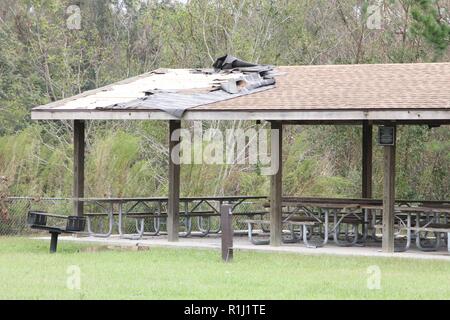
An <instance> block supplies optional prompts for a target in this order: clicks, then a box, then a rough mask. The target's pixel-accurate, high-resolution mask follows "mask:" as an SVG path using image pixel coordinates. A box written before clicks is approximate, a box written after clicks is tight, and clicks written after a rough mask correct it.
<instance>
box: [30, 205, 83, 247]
mask: <svg viewBox="0 0 450 320" xmlns="http://www.w3.org/2000/svg"><path fill="white" fill-rule="evenodd" d="M49 217H51V218H56V219H60V220H67V221H66V226H65V228H62V227H58V226H49V225H47V220H48V218H49ZM27 224H28V226H29V227H30V228H32V229H37V230H46V231H48V232H49V233H50V235H51V239H50V253H54V252H56V249H57V246H58V236H59V235H60V234H61V233H79V232H83V231H84V228H85V225H86V218H85V217H78V216H63V215H57V214H51V213H47V212H43V211H29V212H28V217H27Z"/></svg>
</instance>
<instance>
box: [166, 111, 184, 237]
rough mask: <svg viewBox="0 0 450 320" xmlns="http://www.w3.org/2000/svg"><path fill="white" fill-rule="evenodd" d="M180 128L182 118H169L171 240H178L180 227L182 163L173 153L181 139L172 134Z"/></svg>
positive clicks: (168, 218)
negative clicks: (175, 159) (175, 158)
mask: <svg viewBox="0 0 450 320" xmlns="http://www.w3.org/2000/svg"><path fill="white" fill-rule="evenodd" d="M180 128H181V121H180V120H169V196H168V205H167V238H168V240H169V241H170V242H175V241H178V229H179V225H180V218H179V210H180V163H179V161H177V163H175V162H174V159H173V155H172V153H173V152H174V149H175V146H176V145H177V144H178V142H179V139H175V141H172V134H173V133H174V131H175V130H178V129H180ZM178 137H179V136H178ZM174 138H175V137H174ZM178 160H179V159H178Z"/></svg>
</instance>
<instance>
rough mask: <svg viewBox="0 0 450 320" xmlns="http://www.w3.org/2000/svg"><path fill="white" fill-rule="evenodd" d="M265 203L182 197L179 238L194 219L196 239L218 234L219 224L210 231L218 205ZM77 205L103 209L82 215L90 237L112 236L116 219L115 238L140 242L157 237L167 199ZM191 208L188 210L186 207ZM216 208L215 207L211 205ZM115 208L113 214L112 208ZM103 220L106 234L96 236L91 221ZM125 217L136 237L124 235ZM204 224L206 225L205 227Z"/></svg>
mask: <svg viewBox="0 0 450 320" xmlns="http://www.w3.org/2000/svg"><path fill="white" fill-rule="evenodd" d="M260 199H267V197H265V196H207V197H182V198H180V206H181V205H183V207H184V208H180V213H179V216H180V218H184V222H185V228H186V231H185V232H184V233H182V234H181V236H184V237H187V236H189V235H190V234H191V232H192V218H194V217H196V218H197V219H198V226H199V229H200V235H201V236H205V235H208V234H209V233H218V232H219V231H220V223H219V226H218V228H216V229H215V230H211V223H210V219H211V218H212V217H220V212H219V210H220V206H221V204H222V203H225V202H227V203H231V204H232V209H235V208H236V207H237V206H239V205H240V204H242V203H244V202H245V201H249V200H260ZM78 200H79V201H81V202H83V203H85V204H88V203H91V204H92V203H93V204H97V205H99V206H100V207H101V208H103V209H104V211H105V212H103V213H85V216H86V217H87V228H88V232H89V234H90V235H92V236H96V237H109V236H110V235H111V234H112V232H113V227H114V224H115V223H114V217H115V216H117V217H118V222H117V227H118V232H119V236H120V237H121V238H132V239H136V238H141V237H142V236H143V235H157V234H159V233H160V225H161V223H162V222H161V220H163V221H164V220H165V219H167V212H166V211H165V210H164V209H163V207H164V206H166V205H167V203H168V198H167V197H128V198H119V197H115V198H113V197H111V198H80V199H78ZM125 204H127V205H129V207H128V208H126V209H125V208H124V205H125ZM140 204H142V205H144V206H145V207H146V208H147V210H146V211H135V208H136V207H137V206H138V205H140ZM149 204H153V205H155V204H156V210H155V209H152V208H151V207H150V206H149ZM190 204H191V205H193V207H192V208H189V205H190ZM202 204H204V205H206V206H207V207H208V208H209V210H206V211H205V210H199V207H200V206H201V205H202ZM215 204H216V205H215ZM115 207H116V208H117V211H115V209H114V208H115ZM240 214H242V215H252V216H254V215H264V214H266V212H265V211H254V212H245V213H235V214H234V215H240ZM99 216H106V217H107V218H108V221H109V227H108V231H107V232H106V233H96V232H94V231H93V230H92V221H91V219H92V218H93V217H99ZM126 217H128V218H131V219H134V220H135V224H136V233H135V234H126V233H125V231H124V227H123V223H124V219H125V218H126ZM145 218H153V219H154V229H155V230H154V232H152V233H145V232H144V227H145V225H144V219H145ZM205 221H208V223H205Z"/></svg>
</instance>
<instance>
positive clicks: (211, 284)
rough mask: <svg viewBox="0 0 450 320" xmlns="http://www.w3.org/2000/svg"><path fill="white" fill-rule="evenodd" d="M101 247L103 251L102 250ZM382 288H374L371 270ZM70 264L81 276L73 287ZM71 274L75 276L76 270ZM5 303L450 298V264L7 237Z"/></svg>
mask: <svg viewBox="0 0 450 320" xmlns="http://www.w3.org/2000/svg"><path fill="white" fill-rule="evenodd" d="M94 249H95V248H94ZM374 265H375V266H378V267H379V268H380V270H381V288H380V289H378V290H370V289H368V286H367V282H368V279H369V278H370V277H371V275H370V274H368V267H370V266H374ZM70 266H77V267H78V268H79V270H80V271H81V277H80V279H81V282H80V284H81V286H80V289H69V288H68V286H67V279H68V277H70V276H71V274H70V270H72V269H70ZM68 272H69V273H68ZM0 298H1V299H380V298H381V299H393V298H395V299H407V298H411V299H449V298H450V262H446V261H431V260H429V261H428V260H406V259H398V258H393V259H387V258H365V257H332V256H320V257H319V256H306V255H295V254H286V253H257V252H245V251H237V252H235V259H234V261H233V262H232V263H228V264H225V263H222V262H221V260H220V254H219V252H218V251H213V250H191V249H168V248H151V249H150V250H144V251H131V250H119V249H115V250H112V249H106V248H101V247H97V250H92V246H86V245H80V244H74V243H67V242H62V241H61V242H60V243H59V251H58V253H56V254H53V255H50V254H48V242H47V241H38V240H32V239H24V238H0Z"/></svg>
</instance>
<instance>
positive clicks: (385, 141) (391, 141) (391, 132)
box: [378, 126, 395, 146]
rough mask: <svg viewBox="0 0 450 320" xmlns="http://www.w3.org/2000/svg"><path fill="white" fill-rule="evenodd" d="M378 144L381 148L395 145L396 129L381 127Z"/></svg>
mask: <svg viewBox="0 0 450 320" xmlns="http://www.w3.org/2000/svg"><path fill="white" fill-rule="evenodd" d="M378 144H379V145H381V146H393V145H395V127H388V126H381V127H379V128H378Z"/></svg>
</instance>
